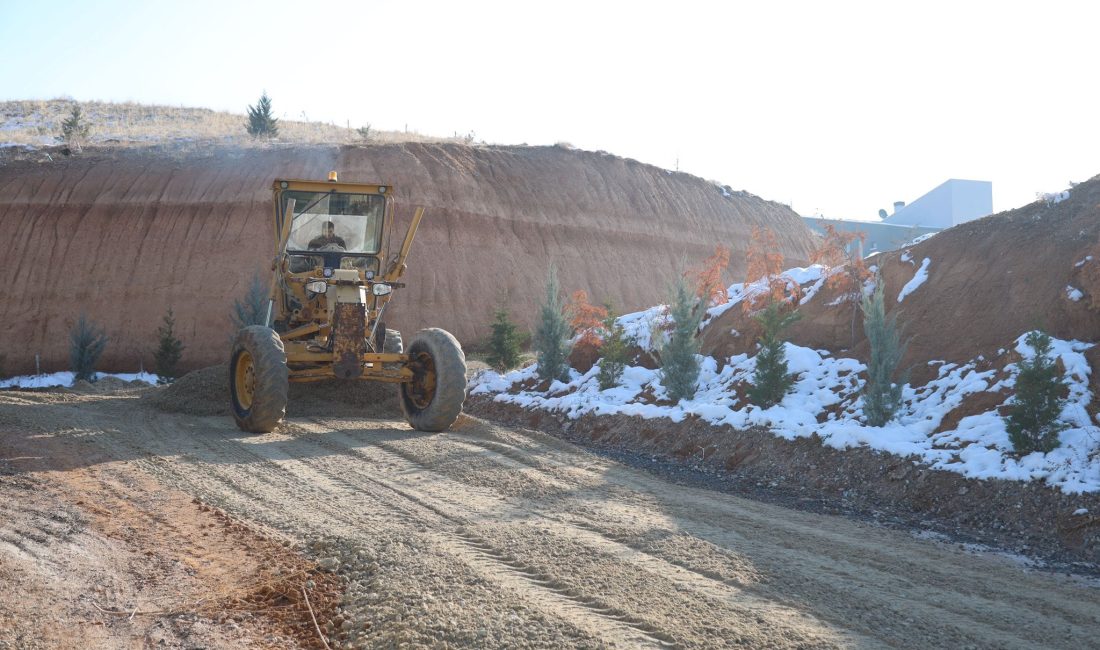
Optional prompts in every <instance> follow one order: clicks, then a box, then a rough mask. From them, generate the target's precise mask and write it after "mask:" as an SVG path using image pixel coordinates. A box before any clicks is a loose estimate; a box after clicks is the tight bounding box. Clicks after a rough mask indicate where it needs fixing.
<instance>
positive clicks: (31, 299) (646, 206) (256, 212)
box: [0, 143, 815, 374]
mask: <svg viewBox="0 0 1100 650" xmlns="http://www.w3.org/2000/svg"><path fill="white" fill-rule="evenodd" d="M0 170H2V171H0V240H3V241H6V242H10V243H11V245H10V246H9V247H8V250H7V251H6V257H5V264H6V268H9V269H11V270H12V277H11V278H10V280H9V282H10V286H8V292H7V294H6V299H5V300H3V301H0V320H5V321H11V322H14V321H16V320H21V321H25V320H27V319H28V318H30V319H31V320H32V322H33V324H34V327H29V328H26V329H27V337H23V338H19V339H18V340H17V339H15V338H12V337H7V338H3V339H0V355H5V356H6V357H7V360H6V367H7V370H8V371H9V372H11V373H15V374H19V373H27V372H31V371H32V370H33V367H34V355H35V354H36V353H38V354H41V355H42V357H41V361H42V366H43V367H46V368H52V367H63V366H64V365H65V363H66V361H67V357H66V356H65V355H66V354H67V352H66V348H65V346H64V345H63V344H61V345H59V344H58V342H59V341H62V342H63V341H65V340H66V337H67V335H68V331H69V329H70V328H71V326H72V325H73V323H74V321H75V319H76V317H77V316H78V315H79V311H80V310H79V309H77V308H74V307H73V305H74V304H77V305H83V306H84V307H85V308H86V309H87V312H88V317H89V318H90V319H91V320H92V321H94V322H95V323H96V324H98V325H100V326H102V327H103V328H104V329H105V331H106V333H107V335H108V336H109V337H110V338H111V341H113V343H112V344H111V345H108V346H107V349H106V351H105V353H104V357H103V359H102V363H101V367H102V368H103V369H104V370H120V371H127V370H131V369H133V368H134V367H137V366H138V365H139V364H138V363H137V360H138V359H140V358H142V356H143V355H145V356H146V358H145V361H146V365H147V366H148V365H151V362H152V360H151V359H149V358H148V357H147V355H148V352H147V351H148V350H152V349H155V347H156V340H155V338H156V337H155V332H156V328H157V326H158V325H159V324H160V323H161V319H162V317H163V316H164V314H165V313H166V312H167V310H168V308H169V307H171V308H172V309H173V311H174V314H175V319H176V335H177V336H179V338H180V339H181V340H182V341H183V343H184V345H186V346H187V349H186V352H185V353H184V357H183V364H184V365H185V368H187V369H197V368H202V367H205V366H209V365H213V364H217V363H223V362H224V360H225V359H227V358H228V355H229V349H228V348H229V343H228V338H229V332H230V329H231V325H230V320H229V314H230V313H231V311H232V305H233V301H234V300H237V299H241V298H243V296H244V294H245V293H246V291H247V287H248V285H249V282H250V279H251V277H252V275H253V274H254V273H258V274H260V277H261V279H262V280H263V281H264V282H267V279H268V273H270V267H271V256H272V253H273V251H274V247H275V243H274V236H273V234H272V227H271V205H270V201H271V193H270V188H271V184H272V181H273V180H274V179H275V178H325V177H326V176H327V174H328V172H329V171H330V170H337V171H338V172H339V173H340V178H341V179H343V180H347V181H367V182H370V181H375V182H383V183H386V184H387V185H392V186H393V188H394V190H395V196H396V198H397V205H398V211H397V219H396V223H395V227H394V236H393V240H392V244H393V246H397V245H399V243H400V238H401V236H403V235H404V232H405V227H406V226H407V224H408V220H409V218H410V217H411V215H412V213H413V209H414V207H415V206H424V207H425V208H426V213H425V218H424V221H423V223H422V224H421V226H420V230H419V232H418V234H417V239H416V242H415V244H414V246H413V248H412V252H411V255H410V257H409V271H408V273H407V274H406V275H405V277H404V280H403V281H404V282H406V283H407V285H408V287H407V288H406V289H402V290H401V292H400V294H399V295H398V296H397V298H396V299H395V300H394V301H393V302H392V303H391V305H390V307H389V309H388V310H387V312H386V320H387V323H388V325H389V326H390V327H393V328H396V329H399V330H401V331H403V332H404V333H405V336H406V339H407V338H408V337H410V336H411V335H412V333H413V332H415V331H416V330H418V329H421V328H424V327H442V328H444V329H447V330H449V331H451V332H452V333H453V334H455V335H456V336H457V337H458V339H459V340H460V341H462V342H463V343H464V344H470V343H473V342H475V341H477V340H480V339H483V338H486V337H487V336H488V333H489V328H488V324H489V322H490V321H491V320H492V308H493V306H494V305H496V304H499V303H500V301H502V300H504V301H506V303H507V304H508V305H509V308H510V310H511V314H512V317H513V319H514V320H516V321H517V322H519V323H520V324H521V326H530V325H531V324H532V323H533V320H534V316H535V314H536V312H537V303H538V300H539V297H540V295H541V291H540V288H541V287H542V286H543V284H544V283H545V279H546V273H547V269H548V268H549V266H550V263H551V261H553V262H555V263H556V265H557V269H558V272H559V278H560V280H561V286H562V288H563V290H565V291H574V290H577V289H583V290H585V291H587V292H588V295H589V296H591V297H592V299H593V300H597V301H601V302H602V301H605V300H610V301H611V302H613V303H614V304H615V305H616V307H617V308H618V309H620V310H623V311H633V310H635V309H641V308H645V307H649V306H650V305H653V304H658V303H660V302H663V301H664V300H665V293H666V292H667V286H668V280H669V279H671V278H673V277H675V276H676V275H677V274H679V273H680V272H682V271H683V268H682V265H684V264H685V263H686V264H692V263H695V262H697V261H701V260H703V259H704V258H706V257H707V256H709V255H711V254H712V253H713V252H714V247H715V245H716V244H719V243H721V244H725V245H728V246H729V247H730V248H731V249H732V251H733V252H732V255H731V259H732V264H731V266H730V269H729V272H728V277H727V278H726V280H727V281H728V282H733V281H734V280H736V279H738V278H739V277H741V276H742V275H743V272H744V253H745V251H746V249H747V246H748V242H749V238H750V234H751V232H752V228H753V227H754V226H766V227H768V228H771V229H772V230H774V231H776V233H777V236H778V241H779V246H780V248H781V251H782V253H783V255H784V257H785V258H786V259H788V260H790V261H791V262H794V263H802V262H805V261H806V260H807V259H808V257H809V254H810V251H811V250H812V249H813V247H814V243H815V237H814V235H813V234H812V233H811V232H810V230H809V229H808V228H807V227H806V226H805V224H804V223H803V221H802V219H801V218H800V217H799V216H798V215H797V214H795V213H794V212H793V211H791V210H790V208H788V207H787V206H784V205H781V204H778V203H772V202H769V201H765V200H763V199H761V198H759V197H756V196H753V195H751V194H748V193H746V192H740V191H733V190H731V189H730V188H727V187H718V186H716V185H715V184H714V183H712V182H709V181H705V180H703V179H701V178H697V177H694V176H691V175H688V174H683V173H679V172H670V171H668V170H664V169H660V168H657V167H653V166H651V165H645V164H642V163H639V162H637V161H633V160H628V159H623V158H619V157H616V156H612V155H608V154H605V153H598V152H583V151H576V150H570V149H567V148H564V147H496V146H492V147H490V146H478V147H471V146H464V145H459V144H416V143H403V144H378V145H363V146H335V145H324V146H308V145H293V146H285V145H280V146H272V147H256V148H243V149H236V148H232V147H230V146H204V147H202V148H196V149H194V150H186V149H183V148H180V149H177V150H167V149H163V148H149V149H119V150H111V149H102V148H101V149H90V148H89V149H85V151H84V153H82V154H81V155H79V156H70V157H63V156H56V157H54V159H53V160H52V161H45V160H44V161H42V162H39V161H33V160H14V161H9V162H3V161H0ZM32 268H34V269H38V268H45V269H60V270H63V271H64V272H59V273H44V274H43V273H29V272H26V273H23V272H16V271H17V270H19V269H32Z"/></svg>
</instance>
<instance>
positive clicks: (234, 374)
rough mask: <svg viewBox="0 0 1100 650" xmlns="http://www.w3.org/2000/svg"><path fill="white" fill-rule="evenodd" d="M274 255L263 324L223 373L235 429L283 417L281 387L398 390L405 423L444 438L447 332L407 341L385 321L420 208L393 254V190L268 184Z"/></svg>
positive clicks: (455, 390) (450, 355)
mask: <svg viewBox="0 0 1100 650" xmlns="http://www.w3.org/2000/svg"><path fill="white" fill-rule="evenodd" d="M272 189H273V191H274V199H275V201H274V223H275V238H276V250H275V260H274V262H273V264H272V271H273V274H272V281H271V294H270V299H269V302H268V309H267V312H268V313H267V319H266V323H265V324H264V325H253V326H249V327H246V328H243V329H242V330H241V331H240V332H238V334H237V337H236V340H235V341H234V344H233V350H232V353H231V356H230V363H229V386H230V401H231V406H232V411H233V417H234V419H235V420H236V422H237V426H239V427H240V428H241V429H243V430H245V431H250V432H256V433H261V432H269V431H272V430H273V429H274V428H275V426H276V425H278V423H279V422H280V421H282V419H283V417H284V416H285V414H286V405H287V399H288V392H289V383H290V382H316V381H381V382H388V383H393V384H397V388H398V391H399V393H400V398H401V399H400V401H401V408H402V410H403V411H404V413H405V417H406V419H407V420H408V421H409V424H410V425H412V426H413V428H415V429H419V430H422V431H442V430H444V429H446V428H447V427H449V426H450V425H451V424H452V423H454V421H455V420H456V419H457V418H458V415H459V414H460V413H461V412H462V402H463V400H464V399H465V395H466V358H465V356H464V355H463V352H462V347H461V346H460V345H459V343H458V341H457V340H455V338H454V337H453V336H451V334H450V333H448V332H446V331H444V330H441V329H434V328H432V329H424V330H420V331H419V332H417V333H416V334H415V335H414V336H413V337H412V339H411V340H410V341H409V344H408V347H407V349H406V348H405V346H404V345H403V342H402V339H401V334H400V333H399V332H397V331H395V330H390V329H386V325H385V321H384V320H383V316H384V314H385V311H386V306H387V305H388V304H389V301H390V300H391V299H392V298H393V296H394V291H395V290H399V289H402V288H404V287H405V285H404V284H403V283H402V282H400V280H401V277H402V276H403V275H404V272H405V269H406V266H405V260H406V258H407V257H408V254H409V248H410V247H411V245H412V241H413V238H414V236H415V235H416V230H417V228H418V227H419V225H420V220H421V218H422V217H423V215H424V209H423V208H418V209H417V210H416V212H415V214H414V215H413V218H412V222H411V223H410V225H409V229H408V231H407V232H406V234H405V238H404V240H403V241H402V243H401V246H400V248H399V249H398V250H396V251H394V250H390V247H389V244H390V243H391V242H390V235H391V234H392V230H393V225H394V224H393V222H394V198H393V188H392V187H391V186H388V185H373V184H362V183H342V182H338V180H337V177H336V172H332V173H331V174H330V175H329V181H328V182H325V181H303V180H281V179H280V180H276V181H275V183H274V185H273V187H272Z"/></svg>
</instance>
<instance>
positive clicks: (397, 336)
mask: <svg viewBox="0 0 1100 650" xmlns="http://www.w3.org/2000/svg"><path fill="white" fill-rule="evenodd" d="M382 351H383V352H385V353H392V354H401V353H402V352H404V351H405V343H404V342H403V341H402V340H401V332H398V331H397V330H391V329H389V328H386V342H385V343H383V344H382Z"/></svg>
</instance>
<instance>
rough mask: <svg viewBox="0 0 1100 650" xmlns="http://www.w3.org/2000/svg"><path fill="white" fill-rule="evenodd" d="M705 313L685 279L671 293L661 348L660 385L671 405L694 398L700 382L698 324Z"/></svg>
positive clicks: (702, 304)
mask: <svg viewBox="0 0 1100 650" xmlns="http://www.w3.org/2000/svg"><path fill="white" fill-rule="evenodd" d="M705 311H706V303H705V302H704V300H701V299H698V298H696V296H695V294H694V292H693V291H692V290H691V289H689V288H688V285H687V282H686V281H685V280H684V278H678V279H677V281H676V284H675V285H674V286H673V290H672V303H671V304H670V305H669V317H670V318H671V321H672V331H671V333H670V334H669V338H668V343H666V344H665V345H664V347H663V348H662V349H661V383H662V384H664V387H665V390H666V391H667V392H668V397H669V399H671V400H672V401H673V402H679V401H680V400H682V399H692V398H693V397H695V389H696V382H697V381H698V380H699V359H698V358H697V357H696V355H697V354H698V352H699V339H698V338H696V334H698V332H699V323H700V322H701V321H702V319H703V314H704V313H705Z"/></svg>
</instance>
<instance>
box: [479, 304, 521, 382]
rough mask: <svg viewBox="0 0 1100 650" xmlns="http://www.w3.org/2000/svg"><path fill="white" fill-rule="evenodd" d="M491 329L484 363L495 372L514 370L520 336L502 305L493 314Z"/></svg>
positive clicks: (517, 359)
mask: <svg viewBox="0 0 1100 650" xmlns="http://www.w3.org/2000/svg"><path fill="white" fill-rule="evenodd" d="M492 328H493V333H492V335H491V336H490V337H489V356H488V358H487V359H486V361H487V362H488V363H489V365H490V366H492V368H493V369H494V370H496V371H497V372H505V371H506V370H510V369H512V368H515V367H516V366H517V365H519V342H520V335H519V332H518V331H517V330H516V324H515V323H513V322H512V319H511V318H510V317H509V315H508V310H507V309H505V308H504V306H503V305H502V306H500V307H498V308H497V309H496V311H494V312H493V324H492Z"/></svg>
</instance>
